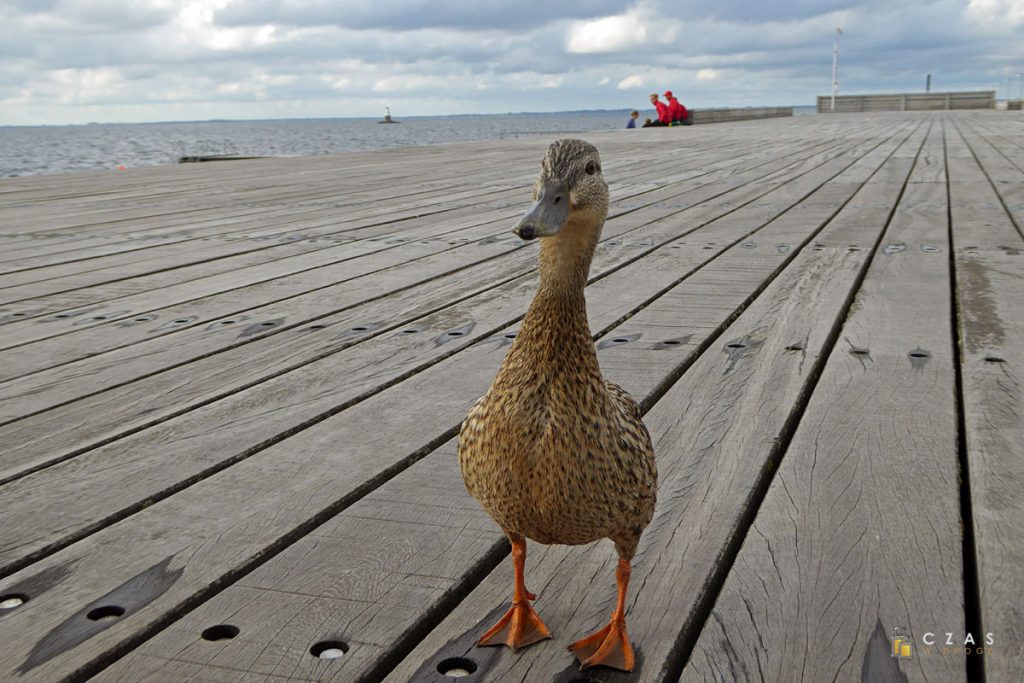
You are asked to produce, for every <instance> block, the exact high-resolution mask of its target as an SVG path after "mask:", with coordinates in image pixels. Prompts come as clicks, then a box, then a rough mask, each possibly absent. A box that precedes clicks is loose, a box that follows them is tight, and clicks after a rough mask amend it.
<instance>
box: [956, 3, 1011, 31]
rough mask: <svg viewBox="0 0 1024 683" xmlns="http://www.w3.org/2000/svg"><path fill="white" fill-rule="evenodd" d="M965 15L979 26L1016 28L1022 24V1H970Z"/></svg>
mask: <svg viewBox="0 0 1024 683" xmlns="http://www.w3.org/2000/svg"><path fill="white" fill-rule="evenodd" d="M965 14H966V15H967V17H968V18H969V19H972V20H973V21H975V22H977V23H980V24H986V25H991V26H996V27H1002V28H1009V27H1012V28H1016V27H1017V26H1019V25H1021V24H1024V0H970V1H969V2H968V3H967V10H966V11H965Z"/></svg>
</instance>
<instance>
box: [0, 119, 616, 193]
mask: <svg viewBox="0 0 1024 683" xmlns="http://www.w3.org/2000/svg"><path fill="white" fill-rule="evenodd" d="M395 118H396V119H399V118H400V117H397V116H396V117H395ZM626 118H627V112H624V111H623V112H568V113H557V114H504V115H483V116H443V117H441V116H439V117H433V116H431V117H414V118H408V119H401V123H398V124H395V125H382V124H378V123H377V120H376V119H291V120H273V121H207V122H197V123H146V124H93V125H88V126H38V127H37V126H16V127H0V177H4V176H21V175H36V174H42V173H66V172H69V171H83V170H89V169H103V168H116V167H118V166H121V165H123V166H126V167H133V166H155V165H160V164H173V163H177V162H178V159H179V158H181V157H183V156H206V155H214V154H234V155H243V156H267V155H282V154H287V155H307V154H329V153H332V152H344V151H353V150H365V149H376V148H383V147H404V146H409V145H429V144H436V143H442V142H458V141H465V140H490V139H497V138H506V137H517V136H521V135H530V134H535V133H554V134H565V133H581V132H585V131H593V130H607V129H611V128H622V127H624V126H625V123H626Z"/></svg>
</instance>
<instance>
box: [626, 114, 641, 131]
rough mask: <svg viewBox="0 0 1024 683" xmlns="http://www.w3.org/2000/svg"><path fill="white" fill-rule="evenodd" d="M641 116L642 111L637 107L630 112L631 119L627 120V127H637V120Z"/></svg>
mask: <svg viewBox="0 0 1024 683" xmlns="http://www.w3.org/2000/svg"><path fill="white" fill-rule="evenodd" d="M639 116H640V112H638V111H637V110H635V109H634V110H633V111H631V112H629V121H626V128H636V120H637V118H639Z"/></svg>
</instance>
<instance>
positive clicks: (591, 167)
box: [587, 161, 597, 175]
mask: <svg viewBox="0 0 1024 683" xmlns="http://www.w3.org/2000/svg"><path fill="white" fill-rule="evenodd" d="M595 173H597V164H596V163H595V162H593V161H588V162H587V175H594V174H595Z"/></svg>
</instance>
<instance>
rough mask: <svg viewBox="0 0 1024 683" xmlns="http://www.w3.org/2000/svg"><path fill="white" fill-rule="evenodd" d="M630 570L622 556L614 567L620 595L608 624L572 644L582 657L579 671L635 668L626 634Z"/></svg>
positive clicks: (572, 648)
mask: <svg viewBox="0 0 1024 683" xmlns="http://www.w3.org/2000/svg"><path fill="white" fill-rule="evenodd" d="M629 571H630V568H629V560H627V559H625V558H620V559H619V565H618V567H616V569H615V582H616V584H618V589H619V598H618V601H617V602H616V603H615V611H614V612H612V618H611V621H609V622H608V625H607V626H605V627H604V628H603V629H601V630H600V631H597V632H596V633H593V634H591V635H589V636H587V637H586V638H583V639H581V640H577V641H576V642H575V643H573V644H572V645H570V646H569V649H570V650H572V651H573V652H574V653H575V654H576V657H577V658H578V659H579V660H580V671H582V670H583V669H586V668H588V667H591V666H598V665H600V666H610V667H612V668H614V669H621V670H623V671H632V670H633V663H634V657H633V647H632V646H631V645H630V644H629V636H627V635H626V589H627V588H628V587H629Z"/></svg>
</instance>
